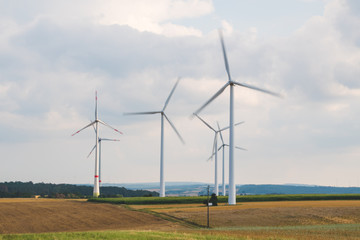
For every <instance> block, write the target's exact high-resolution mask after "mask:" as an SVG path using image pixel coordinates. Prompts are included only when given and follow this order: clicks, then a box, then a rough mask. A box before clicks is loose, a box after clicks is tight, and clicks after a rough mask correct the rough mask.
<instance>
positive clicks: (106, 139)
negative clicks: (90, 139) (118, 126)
mask: <svg viewBox="0 0 360 240" xmlns="http://www.w3.org/2000/svg"><path fill="white" fill-rule="evenodd" d="M94 130H95V128H94ZM95 132H96V131H95ZM101 141H112V142H115V141H120V140H119V139H109V138H99V183H101ZM95 148H96V144H95V146H94V147H93V148H92V149H91V152H90V153H89V155H88V156H87V157H90V155H91V153H92V152H93V151H94V149H95Z"/></svg>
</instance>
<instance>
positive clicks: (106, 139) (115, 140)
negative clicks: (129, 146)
mask: <svg viewBox="0 0 360 240" xmlns="http://www.w3.org/2000/svg"><path fill="white" fill-rule="evenodd" d="M101 141H113V142H119V141H120V140H119V139H110V138H101Z"/></svg>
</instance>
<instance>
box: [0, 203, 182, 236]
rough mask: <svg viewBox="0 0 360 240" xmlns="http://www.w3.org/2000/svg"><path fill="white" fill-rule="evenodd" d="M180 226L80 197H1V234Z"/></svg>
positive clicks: (159, 228)
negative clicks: (74, 198)
mask: <svg viewBox="0 0 360 240" xmlns="http://www.w3.org/2000/svg"><path fill="white" fill-rule="evenodd" d="M180 227H181V226H180V225H178V224H176V223H173V222H169V221H166V220H163V219H162V218H159V217H156V216H153V215H151V214H147V213H143V212H138V211H132V210H129V209H127V208H125V207H123V206H121V205H111V204H96V203H90V202H86V201H77V200H55V199H0V234H5V233H41V232H70V231H95V230H110V229H113V230H114V229H117V230H122V229H129V230H130V229H131V230H137V229H141V230H160V231H161V230H169V229H171V230H176V229H178V228H180Z"/></svg>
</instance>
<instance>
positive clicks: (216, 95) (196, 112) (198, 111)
mask: <svg viewBox="0 0 360 240" xmlns="http://www.w3.org/2000/svg"><path fill="white" fill-rule="evenodd" d="M229 84H230V83H229V82H227V83H226V84H225V85H224V86H223V87H222V88H220V90H219V91H217V92H216V93H215V94H214V96H212V97H211V98H210V99H209V100H208V101H207V102H206V103H205V104H204V105H202V106H201V107H200V108H199V109H198V110H196V111H195V112H194V113H193V115H198V114H199V113H200V112H201V110H203V109H204V108H205V107H206V106H207V105H208V104H209V103H211V102H212V101H213V100H214V99H215V98H217V97H218V96H219V95H220V94H221V93H222V92H223V91H224V90H225V88H226V87H227V86H229Z"/></svg>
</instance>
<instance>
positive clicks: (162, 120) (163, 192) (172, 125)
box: [124, 78, 185, 197]
mask: <svg viewBox="0 0 360 240" xmlns="http://www.w3.org/2000/svg"><path fill="white" fill-rule="evenodd" d="M179 81H180V78H178V80H177V81H176V83H175V85H174V87H173V89H172V90H171V92H170V95H169V97H168V98H167V99H166V101H165V104H164V107H163V108H162V110H160V111H151V112H133V113H124V115H148V114H160V115H161V137H160V197H165V179H164V117H165V119H166V120H167V121H168V123H169V124H170V126H171V127H172V129H173V130H174V132H175V133H176V135H177V136H178V137H179V139H180V141H181V142H182V143H183V144H184V143H185V142H184V140H183V138H182V137H181V135H180V133H179V132H178V131H177V130H176V128H175V125H174V124H173V123H172V122H171V121H170V119H169V118H168V117H167V116H166V114H165V109H166V107H167V105H168V104H169V101H170V98H171V96H172V95H173V93H174V91H175V89H176V87H177V85H178V83H179Z"/></svg>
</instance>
